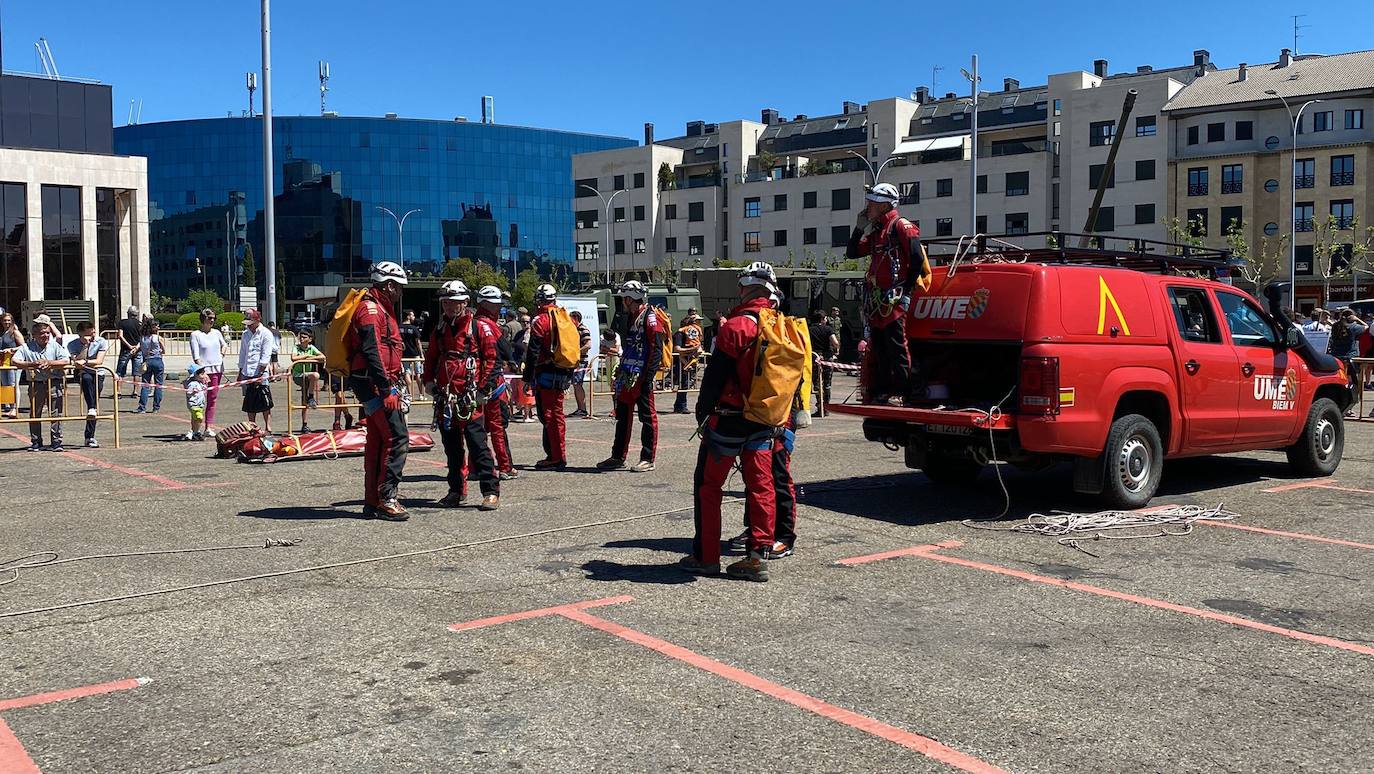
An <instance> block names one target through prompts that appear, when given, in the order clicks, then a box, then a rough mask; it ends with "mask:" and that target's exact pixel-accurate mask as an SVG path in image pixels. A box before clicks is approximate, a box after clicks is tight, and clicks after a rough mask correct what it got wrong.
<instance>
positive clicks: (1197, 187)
mask: <svg viewBox="0 0 1374 774" xmlns="http://www.w3.org/2000/svg"><path fill="white" fill-rule="evenodd" d="M1188 195H1189V196H1206V195H1207V184H1206V183H1189V184H1188Z"/></svg>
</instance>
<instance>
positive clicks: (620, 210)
mask: <svg viewBox="0 0 1374 774" xmlns="http://www.w3.org/2000/svg"><path fill="white" fill-rule="evenodd" d="M612 222H614V223H624V222H625V208H624V207H616V208H615V218H614V220H613V221H612Z"/></svg>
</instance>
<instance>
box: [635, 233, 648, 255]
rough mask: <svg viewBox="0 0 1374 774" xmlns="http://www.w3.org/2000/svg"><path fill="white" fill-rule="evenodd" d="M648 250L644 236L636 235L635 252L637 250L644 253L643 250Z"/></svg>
mask: <svg viewBox="0 0 1374 774" xmlns="http://www.w3.org/2000/svg"><path fill="white" fill-rule="evenodd" d="M646 250H647V246H646V245H645V244H644V238H643V237H635V252H636V253H643V252H645V251H646Z"/></svg>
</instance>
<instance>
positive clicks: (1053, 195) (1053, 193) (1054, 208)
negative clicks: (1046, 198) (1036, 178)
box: [1050, 183, 1059, 220]
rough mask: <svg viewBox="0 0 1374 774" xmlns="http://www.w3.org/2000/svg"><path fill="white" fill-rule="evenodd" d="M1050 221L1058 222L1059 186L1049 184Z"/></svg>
mask: <svg viewBox="0 0 1374 774" xmlns="http://www.w3.org/2000/svg"><path fill="white" fill-rule="evenodd" d="M1050 219H1051V220H1059V184H1058V183H1051V184H1050Z"/></svg>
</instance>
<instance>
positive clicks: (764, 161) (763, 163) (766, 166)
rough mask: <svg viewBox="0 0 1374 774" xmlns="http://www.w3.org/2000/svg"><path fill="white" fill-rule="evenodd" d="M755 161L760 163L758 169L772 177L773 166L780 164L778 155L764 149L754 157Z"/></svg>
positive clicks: (765, 175)
mask: <svg viewBox="0 0 1374 774" xmlns="http://www.w3.org/2000/svg"><path fill="white" fill-rule="evenodd" d="M754 162H755V163H756V164H758V170H759V172H761V173H763V176H764V177H772V176H773V167H776V166H777V165H778V155H777V154H776V153H772V152H770V151H763V152H761V153H759V154H758V155H757V156H755V157H754Z"/></svg>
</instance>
